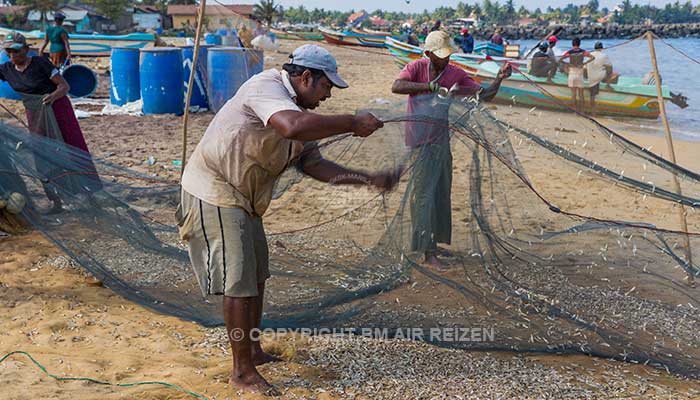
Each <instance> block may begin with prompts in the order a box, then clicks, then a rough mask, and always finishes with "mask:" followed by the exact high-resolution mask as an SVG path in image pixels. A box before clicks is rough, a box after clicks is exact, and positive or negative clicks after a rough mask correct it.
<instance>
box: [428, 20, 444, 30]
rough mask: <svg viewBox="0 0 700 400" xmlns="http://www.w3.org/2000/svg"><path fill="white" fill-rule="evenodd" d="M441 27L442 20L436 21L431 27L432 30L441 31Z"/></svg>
mask: <svg viewBox="0 0 700 400" xmlns="http://www.w3.org/2000/svg"><path fill="white" fill-rule="evenodd" d="M440 28H442V21H440V20H437V21H435V24H433V27H432V28H430V32H435V31H439V30H440Z"/></svg>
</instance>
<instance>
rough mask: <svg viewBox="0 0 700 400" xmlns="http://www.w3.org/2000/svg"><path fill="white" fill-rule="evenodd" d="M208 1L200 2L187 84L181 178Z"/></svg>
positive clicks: (183, 119)
mask: <svg viewBox="0 0 700 400" xmlns="http://www.w3.org/2000/svg"><path fill="white" fill-rule="evenodd" d="M206 6H207V0H201V1H200V2H199V15H198V16H197V32H196V33H195V35H194V54H192V66H191V67H190V79H189V82H187V98H186V99H185V115H184V116H183V117H182V158H181V165H182V166H181V168H180V176H182V174H183V172H185V164H187V122H188V121H189V119H190V101H191V100H192V85H194V77H195V75H196V74H197V65H198V63H199V41H200V40H201V36H202V24H203V23H204V14H205V12H206Z"/></svg>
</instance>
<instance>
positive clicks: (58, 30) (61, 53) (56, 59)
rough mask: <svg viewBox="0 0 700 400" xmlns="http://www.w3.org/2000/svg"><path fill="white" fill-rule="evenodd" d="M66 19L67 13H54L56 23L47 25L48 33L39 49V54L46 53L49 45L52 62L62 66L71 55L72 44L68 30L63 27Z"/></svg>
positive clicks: (57, 66) (58, 66)
mask: <svg viewBox="0 0 700 400" xmlns="http://www.w3.org/2000/svg"><path fill="white" fill-rule="evenodd" d="M65 19H66V16H65V14H63V13H61V12H55V13H54V14H53V20H54V25H53V26H48V27H46V35H45V36H44V44H43V45H42V46H41V50H39V54H44V50H46V46H47V45H49V43H50V44H51V45H50V46H49V58H50V59H51V63H52V64H53V65H54V66H56V68H60V67H61V66H62V65H63V64H66V63H67V62H68V61H69V60H70V57H71V54H70V44H69V43H68V32H67V31H66V29H65V28H63V21H64V20H65Z"/></svg>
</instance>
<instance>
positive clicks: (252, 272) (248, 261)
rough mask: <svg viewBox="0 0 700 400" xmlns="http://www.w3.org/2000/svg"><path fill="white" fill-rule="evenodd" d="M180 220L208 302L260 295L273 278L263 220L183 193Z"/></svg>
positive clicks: (183, 236)
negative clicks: (212, 298)
mask: <svg viewBox="0 0 700 400" xmlns="http://www.w3.org/2000/svg"><path fill="white" fill-rule="evenodd" d="M177 219H178V228H179V230H180V237H181V238H182V239H183V240H185V241H187V243H188V245H189V254H190V260H191V261H192V267H193V268H194V273H195V275H196V277H197V281H198V282H199V287H200V289H201V290H202V295H203V296H205V297H206V296H208V295H225V296H229V297H255V296H257V295H258V284H259V283H263V282H265V280H266V279H267V278H269V277H270V271H269V266H268V260H269V254H268V248H267V239H266V238H265V230H264V229H263V224H262V218H260V217H254V216H251V215H249V214H248V213H247V212H245V211H244V210H243V209H241V208H224V207H217V206H214V205H211V204H209V203H206V202H204V201H203V200H200V199H198V198H196V197H194V196H192V195H191V194H189V193H187V192H185V191H184V190H183V191H182V199H181V200H180V206H179V207H178V211H177Z"/></svg>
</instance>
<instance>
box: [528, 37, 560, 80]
mask: <svg viewBox="0 0 700 400" xmlns="http://www.w3.org/2000/svg"><path fill="white" fill-rule="evenodd" d="M547 50H549V44H547V43H546V42H544V43H540V46H539V48H538V50H537V52H536V53H535V55H533V56H532V60H531V61H530V69H529V71H528V73H529V74H530V75H532V76H537V77H539V78H547V80H548V81H551V80H552V77H553V76H554V74H556V73H557V63H556V62H554V61H553V60H552V58H551V57H550V56H549V55H548V54H547Z"/></svg>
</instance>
